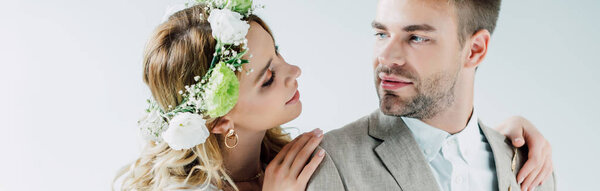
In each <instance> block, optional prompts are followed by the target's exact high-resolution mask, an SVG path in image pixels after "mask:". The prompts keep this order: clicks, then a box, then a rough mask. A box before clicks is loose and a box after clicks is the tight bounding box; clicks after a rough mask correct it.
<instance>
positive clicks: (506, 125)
mask: <svg viewBox="0 0 600 191" xmlns="http://www.w3.org/2000/svg"><path fill="white" fill-rule="evenodd" d="M496 130H497V131H499V132H500V133H502V134H504V135H506V136H507V137H508V138H510V140H511V141H512V144H513V145H514V146H515V147H522V146H524V145H527V148H528V149H529V153H528V154H527V162H525V165H523V168H521V170H520V171H519V174H517V181H518V183H519V184H521V189H522V190H528V189H530V190H533V188H535V187H537V186H539V185H541V184H542V183H543V181H544V180H546V179H547V178H548V177H549V176H550V175H551V174H552V171H553V164H552V147H551V146H550V142H548V140H546V139H545V138H544V136H543V135H542V134H541V133H540V132H539V131H538V130H537V128H535V126H534V125H533V124H532V123H531V122H530V121H529V120H527V119H525V118H524V117H521V116H513V117H510V118H508V119H506V120H505V121H504V122H502V124H500V125H499V126H498V127H496Z"/></svg>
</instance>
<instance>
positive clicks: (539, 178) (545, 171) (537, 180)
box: [531, 160, 552, 190]
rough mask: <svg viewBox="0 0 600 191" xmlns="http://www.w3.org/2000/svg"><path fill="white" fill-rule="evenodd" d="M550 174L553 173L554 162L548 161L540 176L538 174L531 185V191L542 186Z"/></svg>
mask: <svg viewBox="0 0 600 191" xmlns="http://www.w3.org/2000/svg"><path fill="white" fill-rule="evenodd" d="M550 172H552V161H549V160H547V161H546V163H545V164H544V167H542V170H541V172H540V174H538V175H537V177H535V179H534V180H533V183H531V190H534V189H535V187H537V186H540V185H542V182H543V181H544V180H546V178H548V176H549V175H550Z"/></svg>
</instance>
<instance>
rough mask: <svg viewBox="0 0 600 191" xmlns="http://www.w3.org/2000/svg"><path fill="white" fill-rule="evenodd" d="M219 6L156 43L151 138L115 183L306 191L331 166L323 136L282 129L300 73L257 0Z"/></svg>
mask: <svg viewBox="0 0 600 191" xmlns="http://www.w3.org/2000/svg"><path fill="white" fill-rule="evenodd" d="M219 2H222V1H214V2H213V1H205V2H204V3H199V4H196V5H193V6H191V7H188V8H186V9H184V10H181V11H178V12H176V13H174V14H173V15H171V16H170V17H169V18H168V20H166V21H165V22H163V23H162V24H160V25H159V26H158V27H157V28H156V30H155V32H154V33H153V35H152V36H151V38H150V40H149V42H148V44H147V46H146V50H145V54H144V59H143V79H144V82H145V83H146V84H147V85H148V87H149V88H150V90H151V92H152V97H153V99H152V100H150V101H149V103H150V106H149V108H148V110H147V111H148V115H147V116H146V117H145V118H144V119H142V120H140V121H139V125H140V130H141V131H142V133H143V135H145V137H146V138H148V141H147V145H146V146H145V148H144V149H143V151H142V153H141V154H140V156H139V158H138V159H137V160H136V161H135V162H133V163H132V164H130V165H128V166H127V167H125V168H124V169H123V170H122V171H121V173H120V175H119V176H117V178H119V179H120V181H121V188H120V189H121V190H304V189H305V188H306V184H307V182H308V180H309V179H310V177H311V175H312V174H313V172H314V171H315V169H316V168H317V167H318V165H319V163H320V162H321V160H322V159H323V157H324V152H323V151H316V152H315V149H317V146H318V144H319V143H320V141H321V139H322V137H323V132H322V131H321V130H319V129H315V130H313V131H311V132H307V133H304V134H302V135H300V136H298V137H296V138H295V139H294V140H291V138H290V136H289V135H288V134H287V133H285V131H284V130H283V129H282V128H281V127H280V125H282V124H285V123H287V122H289V121H291V120H293V119H295V118H296V117H298V116H299V115H300V113H301V110H302V104H301V102H300V100H299V92H298V90H297V88H298V82H297V81H296V79H297V78H298V77H299V76H300V73H301V71H300V68H299V67H298V66H295V65H290V64H288V63H286V61H285V60H284V59H283V56H282V55H280V54H279V52H278V50H277V48H276V46H275V43H274V39H273V36H272V34H271V31H270V29H269V27H268V26H267V25H266V24H265V22H263V21H262V20H261V19H260V18H259V17H257V16H255V15H253V14H252V10H253V9H252V7H251V6H252V1H251V0H230V1H227V4H223V3H219ZM504 124H505V125H503V126H502V128H506V129H508V130H507V131H504V133H505V134H506V135H507V136H509V137H510V138H511V140H518V141H519V142H513V144H515V146H522V145H523V144H524V141H528V142H530V143H533V144H529V145H542V144H547V141H546V140H545V139H544V138H543V137H542V135H541V134H539V132H537V130H536V129H535V128H534V127H533V126H532V125H531V124H530V123H529V122H528V121H527V120H525V119H523V118H519V117H516V118H510V119H508V120H507V121H506V122H505V123H504ZM522 132H524V133H525V134H527V136H523V135H522ZM522 137H526V138H527V140H523V138H522ZM530 152H531V154H532V156H533V157H538V158H542V156H546V155H547V154H548V153H549V152H550V151H549V149H548V148H544V149H542V148H540V147H530ZM312 153H316V154H315V155H314V157H311V155H312ZM538 161H539V162H538V163H540V164H534V163H533V162H531V161H528V163H532V164H530V165H533V166H535V167H540V168H541V166H542V164H543V161H541V160H538ZM521 173H525V174H529V176H527V177H528V178H530V177H532V178H535V177H536V175H537V174H536V173H533V172H521Z"/></svg>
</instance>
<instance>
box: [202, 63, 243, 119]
mask: <svg viewBox="0 0 600 191" xmlns="http://www.w3.org/2000/svg"><path fill="white" fill-rule="evenodd" d="M239 86H240V82H239V81H238V78H237V76H236V75H235V73H234V72H233V71H232V70H231V69H230V68H229V67H228V66H227V65H226V64H225V63H224V62H219V64H217V65H216V66H215V68H214V69H213V70H212V74H211V76H210V78H209V81H208V84H207V85H206V89H205V96H204V103H205V106H206V114H207V115H209V116H210V117H213V118H214V117H221V116H223V115H225V114H227V113H229V111H230V110H231V109H233V106H235V104H236V103H237V100H238V96H239V95H238V93H239Z"/></svg>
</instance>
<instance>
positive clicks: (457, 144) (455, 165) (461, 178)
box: [402, 110, 498, 191]
mask: <svg viewBox="0 0 600 191" xmlns="http://www.w3.org/2000/svg"><path fill="white" fill-rule="evenodd" d="M402 119H403V120H404V122H405V123H406V126H408V128H409V129H410V130H411V132H412V133H413V136H414V137H415V140H416V141H417V143H418V144H419V147H420V148H421V151H423V155H424V156H425V159H426V160H427V161H428V162H429V167H430V168H431V171H432V172H433V175H434V176H435V178H436V180H437V182H438V186H439V188H440V190H443V191H467V190H473V191H481V190H498V179H497V175H496V167H495V164H494V155H493V153H492V148H491V147H490V144H489V143H488V142H487V139H486V138H485V136H484V135H483V132H482V131H481V130H480V128H479V124H478V121H477V113H476V112H475V110H473V114H472V116H471V118H470V119H469V122H468V123H467V126H466V127H465V129H463V130H462V131H461V132H459V133H456V134H454V135H451V134H449V133H448V132H446V131H444V130H441V129H438V128H435V127H432V126H430V125H428V124H426V123H424V122H422V121H421V120H419V119H414V118H407V117H402Z"/></svg>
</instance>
